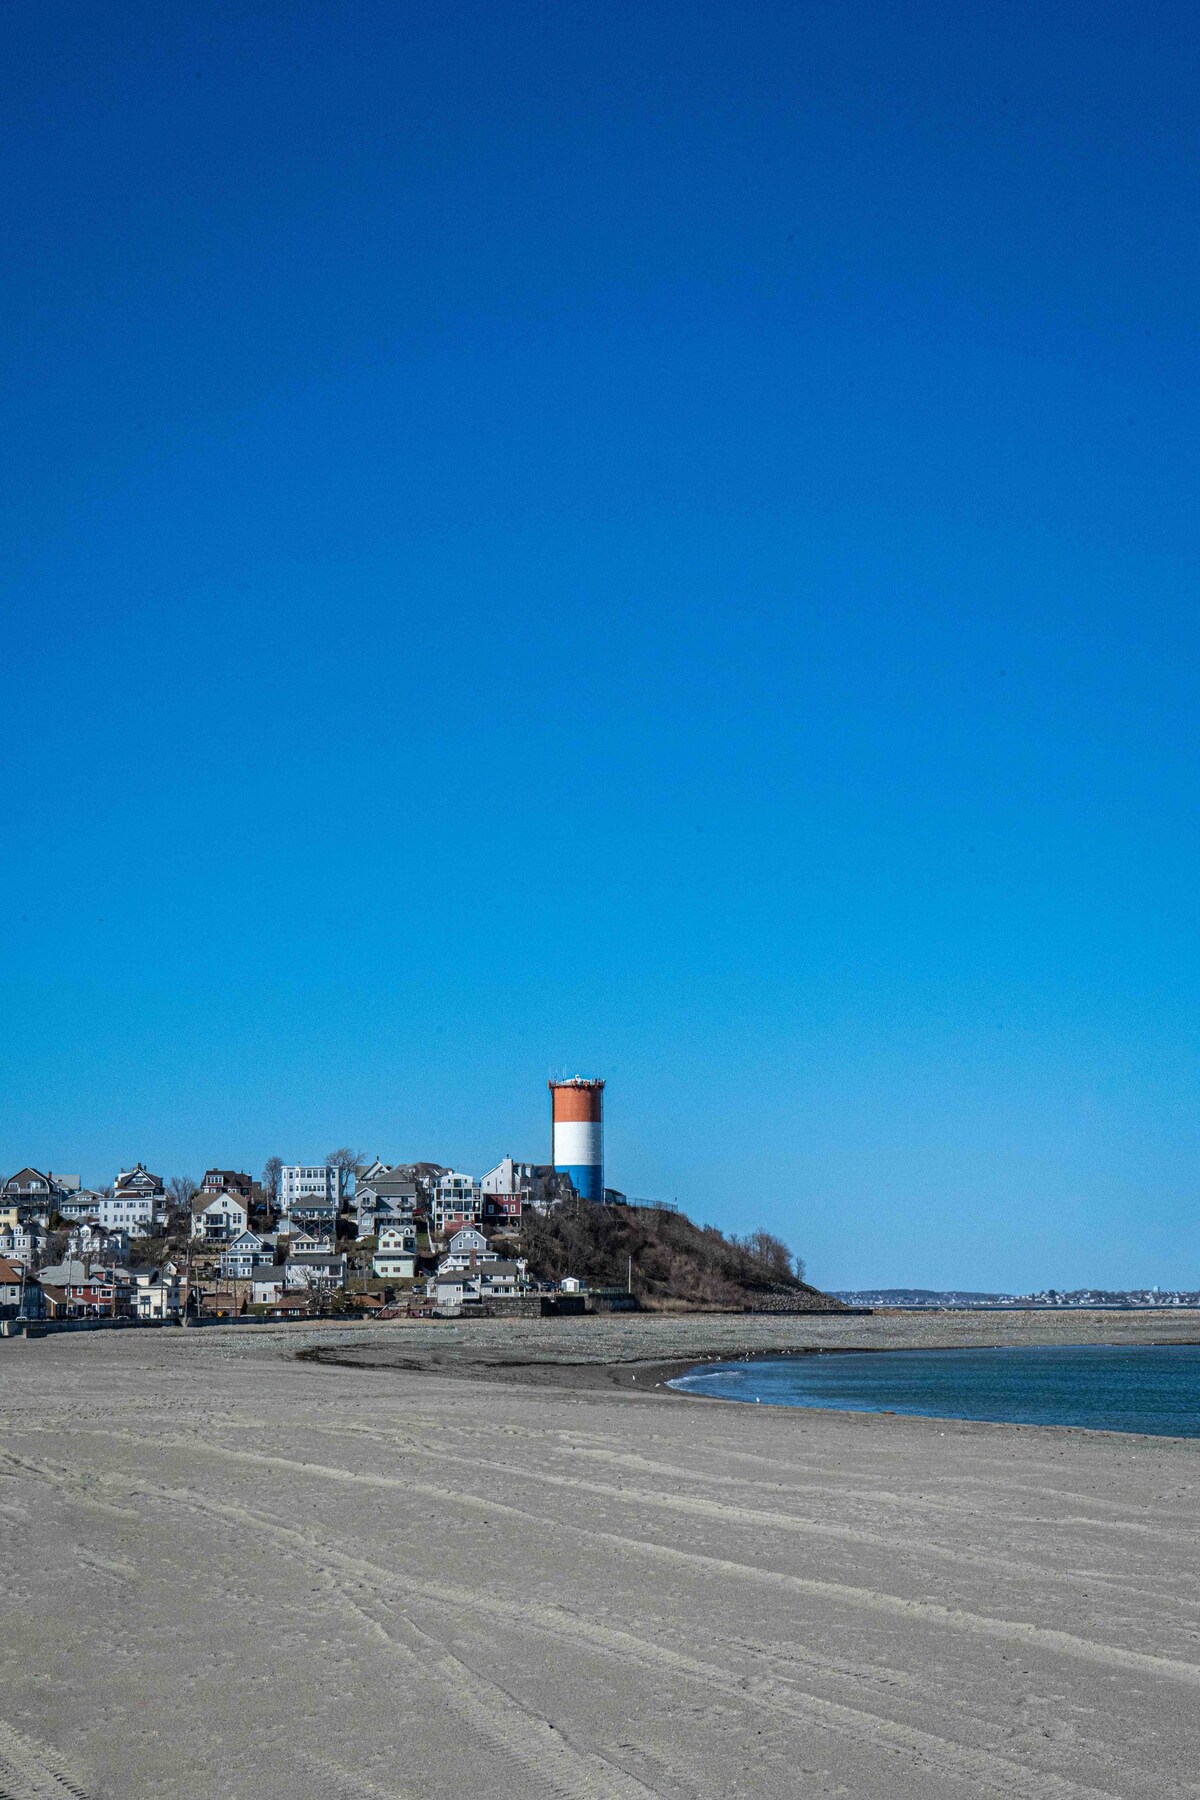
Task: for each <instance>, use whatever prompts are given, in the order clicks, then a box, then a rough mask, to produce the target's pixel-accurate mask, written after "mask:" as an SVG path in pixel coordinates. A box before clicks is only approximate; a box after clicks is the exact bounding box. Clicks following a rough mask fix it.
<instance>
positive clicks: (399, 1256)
mask: <svg viewBox="0 0 1200 1800" xmlns="http://www.w3.org/2000/svg"><path fill="white" fill-rule="evenodd" d="M416 1272H417V1259H416V1257H415V1256H414V1255H413V1253H412V1251H411V1250H385V1249H383V1247H382V1245H381V1246H380V1248H379V1249H378V1250H376V1252H375V1254H374V1256H373V1257H372V1258H371V1273H372V1275H377V1276H379V1277H380V1278H381V1279H382V1280H385V1281H387V1280H391V1281H411V1280H412V1278H413V1276H414V1275H415V1274H416Z"/></svg>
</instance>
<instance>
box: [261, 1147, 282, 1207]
mask: <svg viewBox="0 0 1200 1800" xmlns="http://www.w3.org/2000/svg"><path fill="white" fill-rule="evenodd" d="M282 1172H283V1159H282V1157H279V1156H268V1158H267V1160H266V1162H265V1163H264V1164H263V1172H262V1191H263V1193H264V1194H265V1195H266V1200H267V1205H268V1206H274V1205H275V1203H276V1201H277V1200H278V1199H279V1177H280V1175H281V1173H282Z"/></svg>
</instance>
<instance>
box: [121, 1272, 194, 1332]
mask: <svg viewBox="0 0 1200 1800" xmlns="http://www.w3.org/2000/svg"><path fill="white" fill-rule="evenodd" d="M134 1278H135V1281H136V1284H137V1285H136V1288H135V1291H134V1295H133V1306H134V1311H135V1313H136V1316H137V1317H138V1318H139V1319H178V1318H181V1317H182V1316H183V1312H184V1309H185V1307H186V1305H187V1282H186V1281H185V1280H184V1279H183V1277H182V1276H181V1275H180V1273H179V1269H178V1267H177V1265H176V1264H175V1263H173V1262H166V1263H164V1264H163V1266H162V1268H161V1269H137V1270H136V1271H135V1273H134Z"/></svg>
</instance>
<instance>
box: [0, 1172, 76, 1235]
mask: <svg viewBox="0 0 1200 1800" xmlns="http://www.w3.org/2000/svg"><path fill="white" fill-rule="evenodd" d="M78 1185H79V1184H78V1182H76V1186H78ZM67 1191H68V1190H67V1189H66V1188H65V1187H64V1186H63V1185H62V1183H61V1182H60V1181H58V1180H57V1179H56V1178H55V1176H53V1175H44V1174H43V1173H42V1171H41V1170H40V1169H18V1170H17V1172H16V1174H15V1175H10V1176H9V1177H8V1178H7V1180H6V1181H4V1182H2V1183H0V1206H4V1207H6V1208H7V1207H10V1206H15V1207H16V1209H17V1218H18V1220H19V1221H20V1222H21V1223H22V1224H32V1223H34V1222H35V1221H36V1222H37V1223H39V1224H40V1225H42V1227H43V1228H44V1227H46V1226H47V1225H49V1223H50V1219H51V1216H52V1215H53V1214H54V1213H56V1212H57V1211H58V1208H59V1203H60V1201H61V1200H63V1199H64V1198H65V1196H66V1194H67Z"/></svg>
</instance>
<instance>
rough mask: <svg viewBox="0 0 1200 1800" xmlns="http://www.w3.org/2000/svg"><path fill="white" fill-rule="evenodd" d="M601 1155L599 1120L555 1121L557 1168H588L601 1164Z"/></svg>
mask: <svg viewBox="0 0 1200 1800" xmlns="http://www.w3.org/2000/svg"><path fill="white" fill-rule="evenodd" d="M543 1141H544V1140H543ZM600 1154H601V1125H600V1121H599V1119H556V1120H555V1121H554V1161H555V1165H556V1166H558V1167H562V1168H575V1167H588V1166H591V1165H595V1164H598V1163H599V1161H600Z"/></svg>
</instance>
